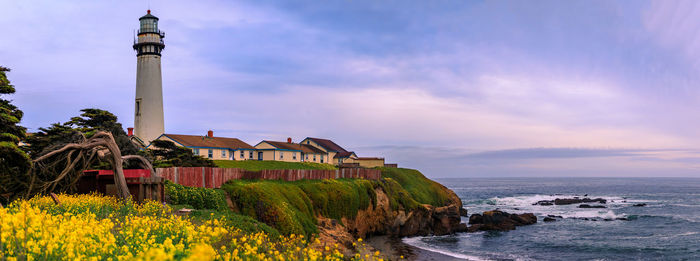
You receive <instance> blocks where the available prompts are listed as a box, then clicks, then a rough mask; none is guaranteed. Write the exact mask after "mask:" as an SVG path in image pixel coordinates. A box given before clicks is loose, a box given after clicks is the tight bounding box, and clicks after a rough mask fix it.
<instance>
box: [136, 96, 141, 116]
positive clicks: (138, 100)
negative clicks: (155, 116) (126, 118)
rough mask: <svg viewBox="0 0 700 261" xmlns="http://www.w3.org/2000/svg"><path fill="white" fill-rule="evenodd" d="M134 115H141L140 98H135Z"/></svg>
mask: <svg viewBox="0 0 700 261" xmlns="http://www.w3.org/2000/svg"><path fill="white" fill-rule="evenodd" d="M136 115H141V99H136Z"/></svg>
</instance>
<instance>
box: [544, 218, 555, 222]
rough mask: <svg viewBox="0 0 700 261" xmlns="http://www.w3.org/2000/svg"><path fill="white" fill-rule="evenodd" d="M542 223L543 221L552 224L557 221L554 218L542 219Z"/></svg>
mask: <svg viewBox="0 0 700 261" xmlns="http://www.w3.org/2000/svg"><path fill="white" fill-rule="evenodd" d="M542 221H544V222H553V221H557V219H556V218H551V217H544V219H542Z"/></svg>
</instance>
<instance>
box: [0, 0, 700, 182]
mask: <svg viewBox="0 0 700 261" xmlns="http://www.w3.org/2000/svg"><path fill="white" fill-rule="evenodd" d="M260 2H261V1H249V2H246V1H236V2H235V3H234V2H232V1H155V0H153V1H150V8H151V9H152V10H153V14H154V15H156V16H158V17H159V18H160V28H161V30H163V31H165V32H166V38H165V43H166V48H165V50H164V52H163V87H164V93H165V94H164V95H165V96H164V99H165V101H164V102H165V124H166V126H165V127H166V132H168V133H178V134H202V135H204V134H205V133H206V131H207V130H208V129H212V130H214V133H215V135H216V136H227V137H238V138H241V139H242V140H244V141H246V142H248V143H250V144H256V143H257V142H259V141H260V140H262V139H271V140H285V139H286V137H292V138H293V139H294V140H296V141H299V140H301V139H303V138H304V137H323V138H329V139H333V140H334V141H336V142H337V143H339V144H340V145H342V146H344V147H346V148H348V149H352V150H355V151H356V152H357V153H358V155H360V156H384V157H386V159H387V161H388V162H396V163H399V165H401V166H405V167H413V168H418V169H420V170H422V171H423V172H424V173H426V174H427V175H429V176H431V177H492V176H694V177H698V176H700V175H698V173H699V172H700V139H698V133H700V113H698V112H699V111H700V108H699V104H700V103H699V98H700V89H698V86H700V85H699V84H700V74H698V72H700V20H699V19H697V18H698V17H700V2H697V1H511V2H504V1H321V2H319V1H308V2H300V1H290V2H269V1H263V2H262V3H260ZM0 6H1V7H2V8H0V24H3V34H2V36H1V37H0V65H3V66H7V67H10V68H12V72H11V73H10V74H9V77H10V80H11V81H12V82H13V84H14V85H15V86H16V87H17V94H16V95H14V96H12V97H11V99H14V102H15V104H17V105H18V106H19V107H20V108H21V109H22V110H24V112H25V118H24V120H23V122H22V124H23V125H24V126H26V127H28V128H29V129H30V131H35V130H36V129H37V128H39V127H45V126H48V125H49V124H51V123H54V122H63V121H67V120H68V119H69V118H70V117H71V116H75V115H77V114H79V110H80V109H82V108H88V107H96V108H102V109H106V110H109V111H112V112H113V113H115V114H117V116H119V118H120V121H121V122H122V123H123V124H124V125H125V127H126V126H132V125H133V116H132V113H133V111H132V110H133V99H134V88H135V74H136V56H135V53H134V51H133V50H132V49H131V45H132V41H133V34H134V30H135V29H137V27H138V18H139V17H140V16H142V15H144V14H145V11H146V9H147V8H148V6H149V4H148V3H147V2H146V1H48V0H47V1H9V0H0Z"/></svg>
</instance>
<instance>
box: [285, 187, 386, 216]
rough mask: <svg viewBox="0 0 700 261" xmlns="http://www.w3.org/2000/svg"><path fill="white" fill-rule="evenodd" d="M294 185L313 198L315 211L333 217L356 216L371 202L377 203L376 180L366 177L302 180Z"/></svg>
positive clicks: (374, 204)
mask: <svg viewBox="0 0 700 261" xmlns="http://www.w3.org/2000/svg"><path fill="white" fill-rule="evenodd" d="M294 185H296V186H298V187H300V188H301V189H302V190H303V191H304V193H306V195H307V196H308V197H309V198H310V199H311V202H312V203H313V207H314V210H315V212H317V213H320V214H321V215H322V216H324V217H328V218H332V219H338V220H340V219H341V218H342V217H349V218H354V217H355V216H356V215H357V212H358V211H359V210H361V209H367V208H368V207H369V204H370V203H371V204H372V205H373V206H376V205H377V194H376V193H375V192H374V187H375V185H376V182H372V181H369V180H365V179H341V180H333V179H331V180H301V181H298V182H295V183H294ZM339 202H342V204H339Z"/></svg>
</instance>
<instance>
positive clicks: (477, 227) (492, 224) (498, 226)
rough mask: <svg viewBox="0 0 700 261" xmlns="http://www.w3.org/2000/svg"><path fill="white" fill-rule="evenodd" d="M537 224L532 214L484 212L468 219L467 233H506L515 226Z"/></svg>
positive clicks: (498, 211) (497, 211)
mask: <svg viewBox="0 0 700 261" xmlns="http://www.w3.org/2000/svg"><path fill="white" fill-rule="evenodd" d="M535 223H537V217H536V216H535V215H534V214H532V213H525V214H510V213H507V212H503V211H500V210H492V211H486V212H484V213H483V214H481V215H479V214H473V215H472V216H471V217H469V224H471V225H472V226H470V227H469V228H468V229H467V231H468V232H476V231H489V230H496V231H508V230H514V229H515V227H516V226H525V225H531V224H535Z"/></svg>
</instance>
